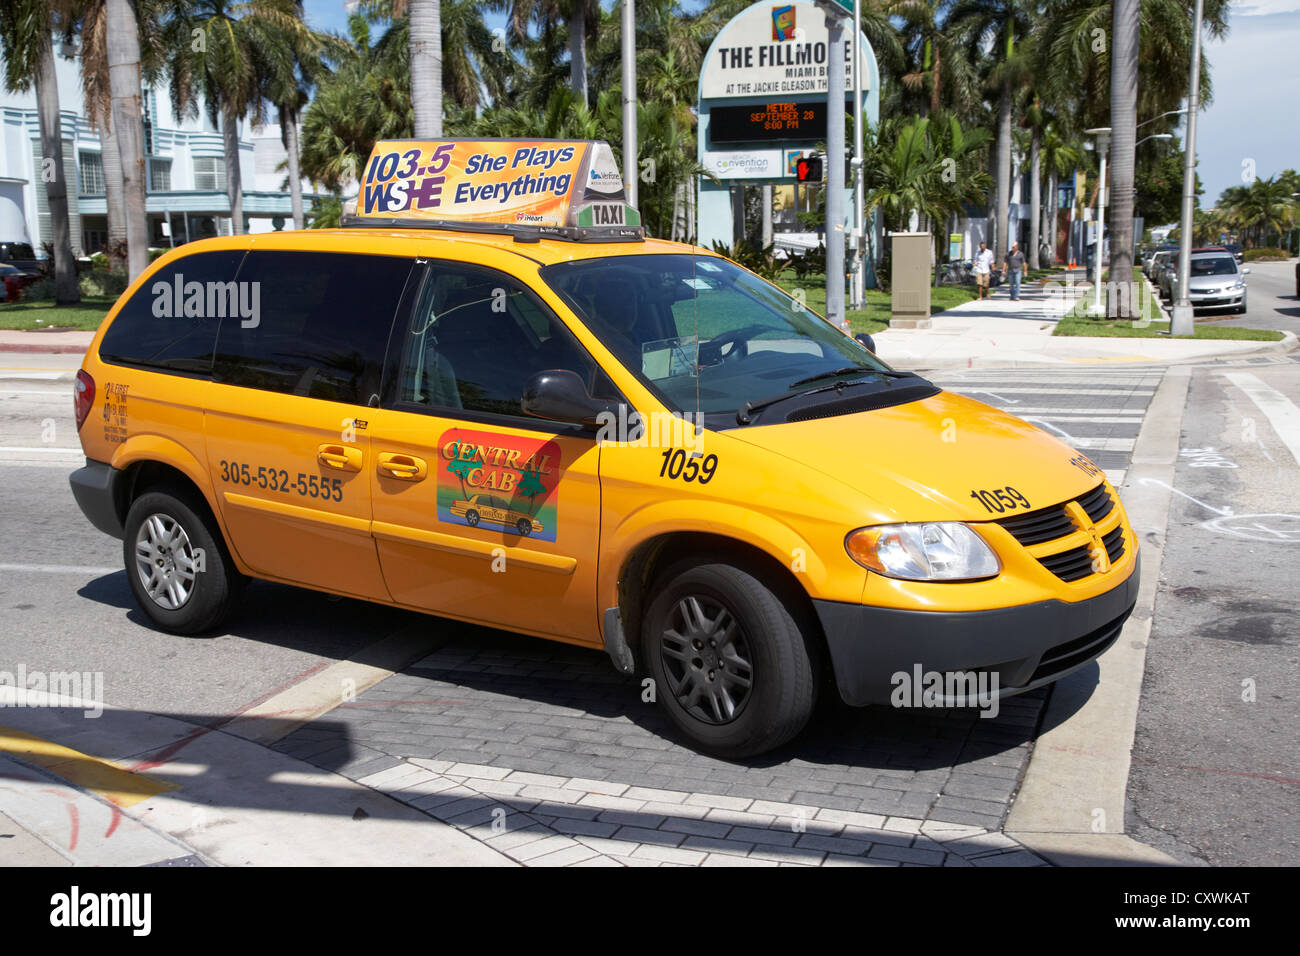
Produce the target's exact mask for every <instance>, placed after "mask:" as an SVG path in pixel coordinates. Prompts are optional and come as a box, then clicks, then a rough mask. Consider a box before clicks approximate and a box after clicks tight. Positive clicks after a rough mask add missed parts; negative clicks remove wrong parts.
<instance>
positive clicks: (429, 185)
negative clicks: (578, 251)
mask: <svg viewBox="0 0 1300 956" xmlns="http://www.w3.org/2000/svg"><path fill="white" fill-rule="evenodd" d="M586 148H587V144H585V143H545V144H539V143H500V142H495V143H494V142H466V141H454V142H445V143H438V142H432V143H410V142H387V143H385V142H380V143H377V144H376V145H375V151H374V153H373V154H372V155H371V157H370V162H369V163H368V164H367V167H366V172H365V176H364V177H363V181H364V182H363V188H362V196H361V208H360V209H359V210H358V212H359V213H360V214H361V215H363V216H394V215H403V216H404V217H407V218H420V217H427V218H431V219H453V218H456V219H468V220H492V221H513V222H526V223H531V224H538V225H563V224H564V220H565V214H566V212H567V209H568V200H569V196H570V194H571V193H572V191H573V188H574V185H575V178H576V175H577V173H578V171H579V168H580V166H581V164H582V160H583V159H584V157H585V154H586Z"/></svg>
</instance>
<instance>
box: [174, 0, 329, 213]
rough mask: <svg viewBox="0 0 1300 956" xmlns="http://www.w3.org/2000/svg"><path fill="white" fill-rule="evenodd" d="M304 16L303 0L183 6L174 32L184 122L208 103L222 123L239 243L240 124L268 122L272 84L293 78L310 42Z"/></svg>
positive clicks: (205, 0) (187, 1) (194, 0)
mask: <svg viewBox="0 0 1300 956" xmlns="http://www.w3.org/2000/svg"><path fill="white" fill-rule="evenodd" d="M300 12H301V7H300V3H299V2H298V0H177V7H176V9H175V12H174V14H173V16H172V19H171V20H170V22H169V23H168V25H167V32H168V47H169V49H170V50H171V51H172V52H171V56H170V59H169V64H168V66H169V70H168V72H169V73H170V76H171V94H172V103H173V105H174V106H175V108H176V113H177V115H181V116H183V115H194V114H195V113H196V112H197V109H198V100H199V99H202V101H203V103H204V106H205V107H206V109H207V112H208V116H209V118H210V119H211V120H212V122H213V123H214V124H215V123H216V122H217V121H218V118H219V119H220V124H221V133H222V140H223V145H224V147H225V162H226V194H227V196H228V197H229V199H230V218H231V226H232V228H233V230H234V232H235V234H236V235H240V234H242V233H243V232H244V186H243V176H242V174H241V172H240V163H239V123H240V120H241V119H243V118H244V117H245V116H246V115H247V114H248V113H249V112H250V111H253V112H254V113H255V115H257V116H258V118H262V115H263V104H264V93H265V90H266V86H267V80H268V77H273V76H275V75H276V74H277V73H281V74H283V73H287V72H289V69H288V68H287V66H286V63H285V61H286V58H288V57H289V56H290V55H289V53H288V50H289V49H290V47H291V46H292V45H293V44H299V43H304V42H305V37H306V36H307V35H308V34H309V31H308V29H307V26H306V24H304V23H303V22H302V18H301V16H300ZM286 38H292V39H291V40H287V39H286Z"/></svg>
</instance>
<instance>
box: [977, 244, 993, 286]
mask: <svg viewBox="0 0 1300 956" xmlns="http://www.w3.org/2000/svg"><path fill="white" fill-rule="evenodd" d="M992 269H993V250H992V249H990V248H989V247H988V244H987V243H983V242H981V243H980V251H979V252H977V253H975V288H976V289H977V290H978V291H979V297H980V298H981V299H983V298H984V297H985V296H987V295H988V291H989V274H990V272H992Z"/></svg>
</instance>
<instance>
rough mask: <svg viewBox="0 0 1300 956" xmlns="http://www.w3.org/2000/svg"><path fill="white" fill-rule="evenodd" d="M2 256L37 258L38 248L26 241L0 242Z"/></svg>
mask: <svg viewBox="0 0 1300 956" xmlns="http://www.w3.org/2000/svg"><path fill="white" fill-rule="evenodd" d="M0 256H3V257H4V258H6V259H35V258H36V250H35V249H33V248H32V247H31V246H29V245H28V244H27V243H25V242H0Z"/></svg>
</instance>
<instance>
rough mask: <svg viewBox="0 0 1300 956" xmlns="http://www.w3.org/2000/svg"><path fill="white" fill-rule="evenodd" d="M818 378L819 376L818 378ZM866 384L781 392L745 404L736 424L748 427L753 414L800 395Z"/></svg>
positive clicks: (854, 383) (848, 383) (740, 409)
mask: <svg viewBox="0 0 1300 956" xmlns="http://www.w3.org/2000/svg"><path fill="white" fill-rule="evenodd" d="M818 377H819V378H820V377H821V376H818ZM866 384H867V383H866V382H836V383H835V384H834V385H819V386H817V387H816V388H805V389H804V390H803V391H802V392H782V393H781V394H780V395H771V396H769V397H767V398H760V399H759V400H758V401H756V402H746V403H745V404H744V405H741V406H740V408H739V409H738V410H737V411H736V424H737V425H748V424H749V423H750V422H751V421H753V416H754V412H757V411H760V410H761V409H764V408H767V406H769V405H775V404H776V403H777V402H784V401H785V400H786V399H787V398H798V397H799V396H801V395H816V394H817V393H818V392H832V391H835V392H839V391H843V390H844V389H845V388H846V387H848V386H849V385H866Z"/></svg>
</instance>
